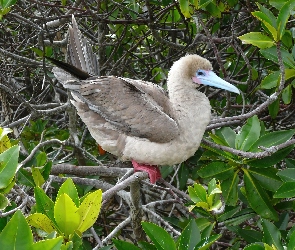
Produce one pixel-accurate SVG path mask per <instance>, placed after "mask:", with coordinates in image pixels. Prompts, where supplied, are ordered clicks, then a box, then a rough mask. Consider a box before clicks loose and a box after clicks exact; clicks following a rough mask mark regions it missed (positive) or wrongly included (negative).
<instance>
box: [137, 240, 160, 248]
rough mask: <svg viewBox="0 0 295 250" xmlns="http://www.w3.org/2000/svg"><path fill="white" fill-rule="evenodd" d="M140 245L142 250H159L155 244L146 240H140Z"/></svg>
mask: <svg viewBox="0 0 295 250" xmlns="http://www.w3.org/2000/svg"><path fill="white" fill-rule="evenodd" d="M138 246H139V247H140V248H141V250H157V248H156V247H155V245H153V244H151V243H148V242H145V241H139V242H138Z"/></svg>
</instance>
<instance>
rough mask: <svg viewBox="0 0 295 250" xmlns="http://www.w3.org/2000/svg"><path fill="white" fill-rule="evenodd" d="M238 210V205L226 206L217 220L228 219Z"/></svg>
mask: <svg viewBox="0 0 295 250" xmlns="http://www.w3.org/2000/svg"><path fill="white" fill-rule="evenodd" d="M239 211H240V207H238V206H236V207H230V206H226V207H225V210H224V212H223V213H222V214H221V215H219V216H218V221H219V222H221V221H225V220H227V219H230V218H231V217H233V216H234V215H235V214H236V213H237V212H239Z"/></svg>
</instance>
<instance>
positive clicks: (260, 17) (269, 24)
mask: <svg viewBox="0 0 295 250" xmlns="http://www.w3.org/2000/svg"><path fill="white" fill-rule="evenodd" d="M269 12H270V11H269ZM270 13H271V12H270ZM251 14H252V15H253V16H255V17H256V18H257V19H258V20H260V21H261V22H262V23H263V24H264V25H265V27H266V28H267V29H266V31H268V32H269V33H270V34H271V35H272V37H273V39H274V40H275V41H277V40H276V39H277V30H276V28H275V27H274V26H273V25H272V20H271V19H270V16H268V15H267V14H264V13H262V12H260V11H254V12H252V13H251ZM275 26H276V24H275Z"/></svg>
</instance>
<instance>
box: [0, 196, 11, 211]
mask: <svg viewBox="0 0 295 250" xmlns="http://www.w3.org/2000/svg"><path fill="white" fill-rule="evenodd" d="M8 202H9V201H8V199H7V198H6V197H5V196H4V195H3V194H1V193H0V210H3V209H5V208H6V207H7V206H8Z"/></svg>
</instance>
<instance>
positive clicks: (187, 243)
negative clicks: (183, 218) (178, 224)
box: [178, 219, 201, 250]
mask: <svg viewBox="0 0 295 250" xmlns="http://www.w3.org/2000/svg"><path fill="white" fill-rule="evenodd" d="M200 240H201V234H200V230H199V228H198V226H197V224H196V222H195V220H193V219H192V220H190V222H189V223H188V225H187V226H186V227H185V228H184V230H183V231H182V233H181V235H180V237H179V245H178V249H182V250H194V248H195V246H196V245H197V244H198V243H199V241H200Z"/></svg>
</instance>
